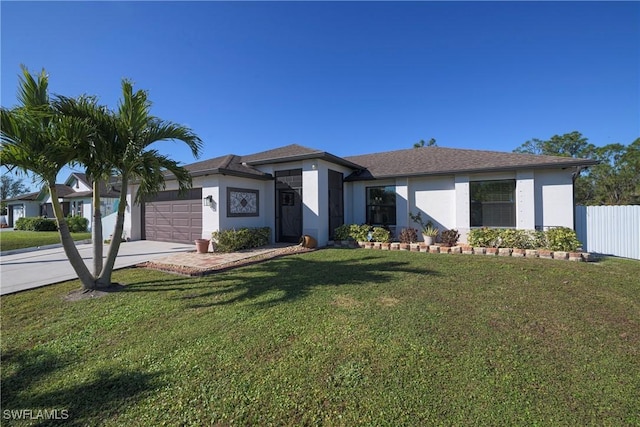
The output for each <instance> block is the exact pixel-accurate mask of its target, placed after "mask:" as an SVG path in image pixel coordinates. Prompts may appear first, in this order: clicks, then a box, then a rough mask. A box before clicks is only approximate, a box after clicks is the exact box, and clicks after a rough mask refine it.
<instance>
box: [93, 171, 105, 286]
mask: <svg viewBox="0 0 640 427" xmlns="http://www.w3.org/2000/svg"><path fill="white" fill-rule="evenodd" d="M92 203H93V223H92V225H91V241H92V243H93V276H94V277H98V276H99V275H100V273H101V272H102V264H103V260H102V257H103V252H104V248H103V236H102V212H100V184H99V182H98V180H97V179H94V181H93V200H92Z"/></svg>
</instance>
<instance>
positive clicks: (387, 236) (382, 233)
mask: <svg viewBox="0 0 640 427" xmlns="http://www.w3.org/2000/svg"><path fill="white" fill-rule="evenodd" d="M371 240H372V241H374V242H380V243H387V242H389V241H391V232H390V231H389V230H387V229H386V228H382V227H373V233H372V235H371Z"/></svg>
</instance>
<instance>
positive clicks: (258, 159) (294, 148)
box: [242, 144, 360, 169]
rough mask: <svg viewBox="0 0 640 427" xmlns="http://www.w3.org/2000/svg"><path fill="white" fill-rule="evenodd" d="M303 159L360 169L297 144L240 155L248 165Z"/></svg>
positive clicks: (347, 161)
mask: <svg viewBox="0 0 640 427" xmlns="http://www.w3.org/2000/svg"><path fill="white" fill-rule="evenodd" d="M305 159H322V160H326V161H328V162H331V163H336V164H339V165H342V166H346V167H349V168H353V169H360V166H359V165H357V164H354V163H353V162H350V161H349V160H347V159H345V158H343V157H338V156H334V155H333V154H331V153H327V152H326V151H322V150H317V149H315V148H309V147H303V146H302V145H298V144H291V145H286V146H284V147H279V148H275V149H273V150H268V151H263V152H261V153H256V154H251V155H248V156H242V161H243V162H245V163H247V164H250V165H262V164H268V163H285V162H292V161H296V160H305Z"/></svg>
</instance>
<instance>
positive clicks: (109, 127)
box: [0, 67, 202, 290]
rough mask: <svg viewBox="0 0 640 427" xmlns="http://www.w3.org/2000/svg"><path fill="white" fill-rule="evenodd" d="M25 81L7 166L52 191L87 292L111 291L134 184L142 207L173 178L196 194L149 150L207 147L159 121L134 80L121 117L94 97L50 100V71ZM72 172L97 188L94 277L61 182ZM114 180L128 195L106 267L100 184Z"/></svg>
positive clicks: (8, 123)
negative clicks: (178, 144) (166, 145)
mask: <svg viewBox="0 0 640 427" xmlns="http://www.w3.org/2000/svg"><path fill="white" fill-rule="evenodd" d="M23 74H24V76H23V78H22V79H21V82H20V91H19V92H20V93H19V101H20V102H21V105H20V106H19V107H17V108H15V109H13V110H6V109H4V108H3V109H2V123H1V124H2V139H1V141H2V145H1V146H0V157H1V159H2V163H1V164H2V165H3V166H7V167H9V168H16V169H18V170H21V171H24V172H26V171H31V172H33V173H35V174H36V175H37V176H39V177H40V178H41V179H42V181H43V182H44V183H46V185H47V186H48V187H49V190H50V192H51V197H52V203H53V207H54V213H55V216H56V220H57V222H58V228H59V230H60V235H61V240H62V243H63V246H64V249H65V253H66V254H67V257H68V258H69V261H70V262H71V264H72V266H73V268H74V269H75V271H76V274H77V275H78V278H79V279H80V281H81V282H82V286H83V288H84V289H85V290H92V289H98V288H104V287H108V286H110V285H111V275H112V272H113V267H114V265H115V260H116V257H117V255H118V251H119V248H120V243H121V236H122V231H123V228H124V213H125V209H126V206H127V188H128V187H129V184H130V183H133V184H137V186H138V191H137V194H136V196H135V199H134V202H135V203H141V202H143V201H144V199H145V197H148V196H151V195H154V194H156V193H157V192H158V191H160V190H161V189H162V188H164V185H165V180H166V179H167V178H169V177H171V175H173V179H175V180H176V181H177V182H178V186H179V190H180V191H186V190H187V189H188V188H190V187H191V176H190V175H189V173H188V171H187V170H186V169H185V168H184V167H182V166H180V165H179V164H178V163H177V162H176V161H174V160H171V159H170V158H169V157H167V156H165V155H162V154H160V153H159V152H158V151H157V150H154V149H150V148H149V146H150V145H152V144H153V143H155V142H158V141H164V140H178V141H182V142H184V143H185V144H187V146H188V147H189V148H190V149H191V152H192V153H193V155H194V157H198V156H199V154H200V149H201V147H202V141H201V140H200V138H199V137H198V136H197V135H196V134H195V133H193V131H192V130H191V129H189V128H187V127H185V126H182V125H178V124H175V123H173V122H170V121H165V120H161V119H159V118H157V117H154V116H152V115H151V114H150V108H151V102H150V101H149V100H148V96H147V92H145V91H141V90H138V91H136V92H134V91H133V84H132V83H131V82H130V81H128V80H123V82H122V94H123V98H122V100H121V102H120V105H119V108H118V110H117V111H110V110H109V109H107V108H106V107H103V106H99V105H98V104H97V101H96V99H95V98H93V97H86V96H83V97H79V98H67V97H63V96H57V97H55V99H54V100H50V99H49V96H48V76H47V75H46V74H45V73H44V71H43V72H42V73H41V74H40V76H39V77H38V80H37V81H36V80H35V79H34V78H33V77H32V76H31V74H29V72H28V71H27V69H26V68H24V67H23ZM68 164H76V165H78V164H80V165H83V166H84V167H85V168H86V171H87V174H88V175H89V176H91V177H92V179H93V183H94V185H93V190H94V191H93V212H94V223H93V226H92V235H93V238H92V240H93V250H94V257H93V258H94V266H93V267H94V274H93V275H92V274H91V273H90V272H89V269H88V268H87V266H86V265H85V264H84V262H83V260H82V258H81V257H80V255H79V253H78V250H77V248H76V247H75V243H74V242H73V240H72V238H71V235H70V233H69V228H68V226H67V224H66V221H65V219H64V216H63V213H62V207H61V205H60V202H59V200H58V197H57V193H56V186H55V181H56V177H57V175H58V173H59V172H60V170H61V169H62V168H63V167H64V166H65V165H68ZM114 174H115V175H116V176H117V177H119V179H120V184H121V186H122V189H121V192H120V199H119V206H118V213H117V220H116V225H115V230H114V233H113V238H112V239H111V243H110V246H109V249H108V253H107V258H106V261H104V262H103V253H102V247H103V246H102V245H103V243H102V225H101V215H100V181H104V180H107V179H109V178H110V177H111V176H112V175H114Z"/></svg>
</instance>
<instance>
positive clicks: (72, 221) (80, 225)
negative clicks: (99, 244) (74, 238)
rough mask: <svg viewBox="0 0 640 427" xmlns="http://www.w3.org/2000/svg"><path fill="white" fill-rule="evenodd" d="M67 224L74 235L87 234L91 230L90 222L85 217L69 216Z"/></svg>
mask: <svg viewBox="0 0 640 427" xmlns="http://www.w3.org/2000/svg"><path fill="white" fill-rule="evenodd" d="M67 224H68V225H69V231H71V232H72V233H85V232H86V231H87V229H88V228H89V220H88V219H87V218H85V217H83V216H68V217H67Z"/></svg>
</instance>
